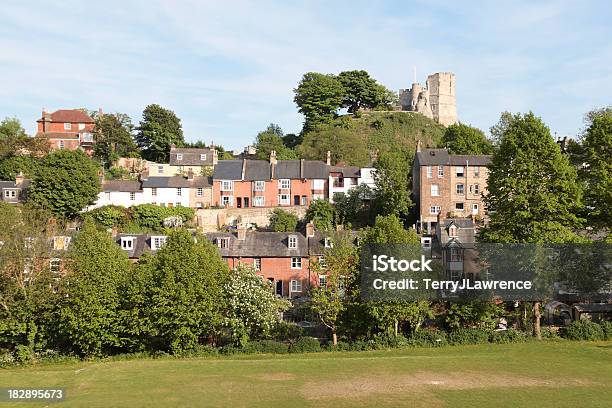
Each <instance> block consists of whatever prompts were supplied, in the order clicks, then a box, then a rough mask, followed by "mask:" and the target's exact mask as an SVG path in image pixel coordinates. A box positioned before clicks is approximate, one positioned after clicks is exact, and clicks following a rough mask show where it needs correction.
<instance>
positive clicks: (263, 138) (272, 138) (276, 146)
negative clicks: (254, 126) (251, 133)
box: [255, 123, 298, 160]
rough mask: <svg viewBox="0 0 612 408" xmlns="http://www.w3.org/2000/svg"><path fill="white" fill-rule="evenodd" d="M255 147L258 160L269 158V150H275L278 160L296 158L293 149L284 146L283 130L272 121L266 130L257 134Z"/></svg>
mask: <svg viewBox="0 0 612 408" xmlns="http://www.w3.org/2000/svg"><path fill="white" fill-rule="evenodd" d="M255 148H256V149H257V158H258V159H260V160H268V159H270V152H271V151H273V150H274V151H275V152H276V158H277V159H278V160H294V159H297V158H298V157H297V154H296V153H295V151H293V150H292V149H290V148H288V147H287V146H285V143H284V140H283V130H282V129H281V128H280V126H278V125H276V124H274V123H270V124H269V125H268V127H267V128H266V130H264V131H261V132H259V133H258V134H257V138H256V139H255Z"/></svg>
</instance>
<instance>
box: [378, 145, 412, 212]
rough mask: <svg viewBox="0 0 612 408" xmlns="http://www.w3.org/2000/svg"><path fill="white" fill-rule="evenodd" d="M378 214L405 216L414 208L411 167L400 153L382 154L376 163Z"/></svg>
mask: <svg viewBox="0 0 612 408" xmlns="http://www.w3.org/2000/svg"><path fill="white" fill-rule="evenodd" d="M374 167H375V168H376V173H375V174H374V179H375V181H376V189H375V194H374V208H375V210H376V214H380V215H390V214H394V215H397V216H405V215H407V214H408V212H409V210H410V208H411V207H412V201H411V200H410V189H409V185H410V179H409V177H410V165H409V163H408V162H407V161H406V160H405V158H402V157H401V153H400V152H387V153H382V154H381V155H380V156H379V157H378V160H376V163H374Z"/></svg>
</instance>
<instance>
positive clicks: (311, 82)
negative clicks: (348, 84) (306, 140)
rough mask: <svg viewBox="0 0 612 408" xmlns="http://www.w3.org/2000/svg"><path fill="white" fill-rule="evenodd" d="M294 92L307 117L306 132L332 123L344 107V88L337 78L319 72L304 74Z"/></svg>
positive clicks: (301, 109) (295, 100)
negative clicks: (319, 125) (322, 124)
mask: <svg viewBox="0 0 612 408" xmlns="http://www.w3.org/2000/svg"><path fill="white" fill-rule="evenodd" d="M293 91H294V93H295V97H294V98H293V100H294V102H295V103H296V105H297V106H298V110H299V112H300V113H301V114H303V115H304V117H305V122H304V130H311V129H314V128H315V127H316V126H317V125H318V124H321V123H328V122H330V121H331V120H332V119H333V118H334V117H335V116H336V112H337V111H338V109H339V108H340V107H341V106H342V102H343V97H344V87H343V86H342V84H341V83H340V81H339V80H338V78H337V77H336V76H334V75H325V74H320V73H317V72H308V73H306V74H304V76H303V77H302V80H301V81H300V83H299V84H298V86H297V88H295V89H294V90H293Z"/></svg>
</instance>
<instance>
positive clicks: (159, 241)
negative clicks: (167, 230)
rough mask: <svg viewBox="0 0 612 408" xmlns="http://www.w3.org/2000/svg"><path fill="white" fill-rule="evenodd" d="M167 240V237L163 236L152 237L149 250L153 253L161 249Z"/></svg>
mask: <svg viewBox="0 0 612 408" xmlns="http://www.w3.org/2000/svg"><path fill="white" fill-rule="evenodd" d="M167 239H168V237H167V236H165V235H158V236H152V237H151V249H152V250H153V251H157V250H158V249H161V247H163V246H164V245H166V240H167Z"/></svg>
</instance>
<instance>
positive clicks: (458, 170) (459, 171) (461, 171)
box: [455, 166, 465, 177]
mask: <svg viewBox="0 0 612 408" xmlns="http://www.w3.org/2000/svg"><path fill="white" fill-rule="evenodd" d="M455 175H456V176H457V177H465V167H464V166H455Z"/></svg>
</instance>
